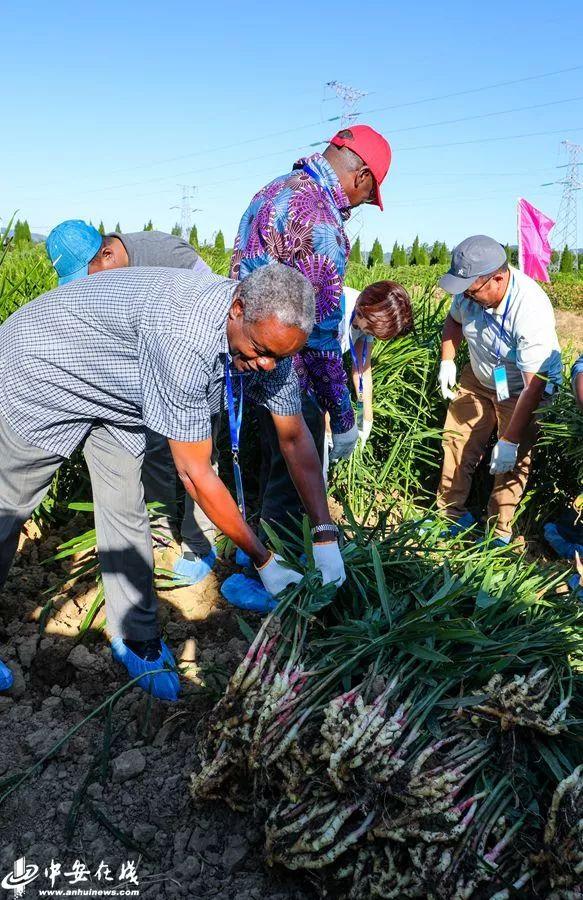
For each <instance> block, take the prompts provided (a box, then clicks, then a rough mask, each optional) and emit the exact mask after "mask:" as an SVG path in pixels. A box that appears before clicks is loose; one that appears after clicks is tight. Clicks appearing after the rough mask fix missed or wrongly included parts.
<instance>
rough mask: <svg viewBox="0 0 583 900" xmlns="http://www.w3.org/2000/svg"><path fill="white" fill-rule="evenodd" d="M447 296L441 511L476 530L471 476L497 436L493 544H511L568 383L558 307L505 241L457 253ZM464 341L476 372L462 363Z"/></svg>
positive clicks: (470, 242)
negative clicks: (554, 404)
mask: <svg viewBox="0 0 583 900" xmlns="http://www.w3.org/2000/svg"><path fill="white" fill-rule="evenodd" d="M440 286H441V287H442V288H443V289H444V290H445V291H447V293H449V294H453V301H452V304H451V308H450V311H449V314H448V316H447V318H446V320H445V325H444V328H443V336H442V342H441V365H440V368H439V385H440V388H441V392H442V395H443V397H444V398H445V399H449V400H451V403H450V405H449V409H448V412H447V417H446V420H445V428H444V438H443V450H444V462H443V471H442V474H441V481H440V484H439V489H438V497H437V504H438V507H439V508H440V509H441V510H443V511H444V512H445V513H446V515H447V516H448V517H449V518H451V519H452V520H453V523H452V528H451V530H452V532H454V533H457V532H458V531H460V530H463V529H464V528H469V527H471V526H472V525H473V524H474V522H475V519H474V517H473V516H472V514H471V513H470V512H469V511H468V510H467V508H466V502H467V499H468V496H469V493H470V488H471V484H472V476H473V473H474V471H475V469H476V467H477V465H478V463H479V462H480V460H481V459H482V457H483V456H484V453H485V452H486V449H487V447H488V443H489V441H490V438H491V436H492V434H493V432H494V431H496V432H497V438H498V439H497V442H496V445H495V447H494V449H493V451H492V457H491V462H490V472H491V473H492V474H493V475H494V487H493V489H492V493H491V495H490V500H489V503H488V509H487V520H488V526H489V528H490V529H491V530H492V532H493V534H494V536H495V540H496V541H497V542H498V543H501V544H507V543H509V541H510V540H511V537H512V520H513V518H514V514H515V511H516V507H517V505H518V503H519V501H520V498H521V497H522V494H523V492H524V489H525V487H526V482H527V479H528V475H529V472H530V467H531V451H532V447H533V445H534V443H535V440H536V419H535V416H534V413H535V411H536V410H537V408H538V407H539V406H540V405H541V403H544V402H545V401H546V400H548V399H549V398H550V395H551V394H552V393H553V390H554V387H555V386H556V385H557V384H558V383H559V382H560V380H561V372H562V365H561V351H560V348H559V342H558V339H557V333H556V330H555V316H554V312H553V308H552V306H551V303H550V300H549V298H548V297H547V295H546V294H545V292H544V291H543V290H542V288H540V287H539V285H538V284H537V283H536V281H533V279H532V278H529V277H528V276H527V275H525V274H524V273H523V272H520V271H519V270H518V269H514V268H512V267H511V266H509V265H508V263H507V261H506V253H505V251H504V248H503V247H502V245H501V244H499V243H498V241H495V240H494V239H493V238H490V237H486V235H483V234H478V235H474V236H473V237H469V238H466V240H465V241H462V243H461V244H459V245H458V246H457V247H456V248H455V249H454V251H453V253H452V257H451V266H450V269H449V272H448V273H447V274H446V275H444V276H443V278H442V279H441V280H440ZM463 338H465V340H466V342H467V345H468V350H469V355H470V362H469V365H467V366H465V367H464V368H463V370H462V372H461V375H460V378H459V383H458V378H457V368H456V363H455V358H456V353H457V350H458V348H459V346H460V344H461V342H462V339H463Z"/></svg>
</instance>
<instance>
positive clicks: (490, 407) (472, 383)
mask: <svg viewBox="0 0 583 900" xmlns="http://www.w3.org/2000/svg"><path fill="white" fill-rule="evenodd" d="M517 402H518V397H509V399H508V400H498V398H497V397H496V391H493V390H490V389H489V388H485V387H484V386H483V385H482V384H481V383H480V382H479V381H478V379H477V378H476V376H475V375H474V373H473V371H472V368H471V366H469V365H468V366H466V367H465V368H464V369H463V371H462V374H461V377H460V381H459V390H458V392H457V394H456V397H455V400H452V401H451V403H450V404H449V409H448V411H447V417H446V420H445V428H444V431H445V433H444V437H443V454H444V459H443V470H442V473H441V481H440V483H439V488H438V492H437V506H438V508H439V509H441V510H443V512H445V513H446V514H447V515H448V516H449V517H450V518H452V519H459V518H460V517H461V516H463V515H464V513H466V512H467V510H466V502H467V499H468V496H469V493H470V488H471V486H472V476H473V474H474V472H475V470H476V467H477V466H478V464H479V462H480V460H481V459H482V457H483V455H484V453H485V451H486V447H487V446H488V442H489V440H490V438H491V436H492V433H493V431H494V430H495V429H496V430H497V432H498V434H503V433H504V431H505V429H506V427H507V425H508V423H509V422H510V419H511V417H512V414H513V412H514V409H515V407H516V404H517ZM537 434H538V423H537V421H536V419H535V418H534V417H533V419H532V420H531V422H530V424H529V426H528V428H527V429H526V432H525V434H524V436H523V439H522V441H521V443H520V447H519V450H518V460H517V463H516V466H515V468H514V469H513V471H512V472H507V473H505V474H504V475H496V476H495V478H494V487H493V489H492V493H491V494H490V500H489V502H488V510H487V513H488V525H489V527H490V528H492V529H493V531H494V533H495V534H496V535H497V536H498V537H503V538H509V537H511V536H512V527H511V522H512V519H513V517H514V514H515V512H516V507H517V506H518V503H519V501H520V498H521V497H522V495H523V493H524V489H525V487H526V482H527V480H528V476H529V473H530V468H531V461H532V447H533V445H534V444H535V442H536V439H537Z"/></svg>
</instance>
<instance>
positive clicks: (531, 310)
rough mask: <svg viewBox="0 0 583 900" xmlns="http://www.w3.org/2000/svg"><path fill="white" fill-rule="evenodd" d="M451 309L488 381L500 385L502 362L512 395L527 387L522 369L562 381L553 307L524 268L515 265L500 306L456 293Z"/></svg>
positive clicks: (476, 372)
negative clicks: (497, 380)
mask: <svg viewBox="0 0 583 900" xmlns="http://www.w3.org/2000/svg"><path fill="white" fill-rule="evenodd" d="M449 312H450V315H451V317H452V319H454V320H455V321H456V322H459V324H460V325H461V326H462V328H463V334H464V337H465V339H466V341H467V342H468V349H469V351H470V363H471V366H472V370H473V373H474V375H475V376H476V378H477V379H478V381H480V382H481V384H483V385H484V387H487V388H490V389H491V390H495V389H496V388H495V384H494V376H493V372H494V369H495V368H496V365H497V364H499V365H504V366H505V368H506V375H507V378H508V388H509V391H510V394H511V396H516V395H517V394H520V393H521V391H522V390H523V388H524V380H523V377H522V373H523V372H539V373H540V374H542V375H545V376H546V377H547V378H548V380H549V382H552V383H553V384H555V385H556V384H560V382H561V378H562V371H563V367H562V361H561V349H560V346H559V340H558V338H557V332H556V328H555V314H554V311H553V307H552V306H551V301H550V300H549V298H548V297H547V295H546V294H545V292H544V291H543V289H542V288H541V287H539V285H538V284H537V283H536V281H534V280H533V279H532V278H529V276H528V275H525V274H524V272H520V271H519V270H518V269H514V268H513V267H510V281H509V283H508V290H507V291H506V294H505V295H504V298H503V299H502V302H501V303H500V304H499V305H498V306H497V307H496V309H484V307H482V306H480V304H479V303H476V302H475V300H468V299H467V298H466V297H464V295H463V294H456V296H455V297H454V298H453V301H452V304H451V308H450V311H449ZM498 356H499V363H498ZM547 390H549V391H550V388H548V389H547Z"/></svg>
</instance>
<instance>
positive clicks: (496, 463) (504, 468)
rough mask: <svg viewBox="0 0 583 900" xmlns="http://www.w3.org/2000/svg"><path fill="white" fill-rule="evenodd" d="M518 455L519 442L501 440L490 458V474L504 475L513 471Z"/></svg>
mask: <svg viewBox="0 0 583 900" xmlns="http://www.w3.org/2000/svg"><path fill="white" fill-rule="evenodd" d="M517 457H518V444H511V443H510V441H503V440H500V441H498V443H497V444H496V446H495V447H494V449H493V450H492V459H491V460H490V475H503V474H504V473H505V472H512V470H513V468H514V466H515V465H516V459H517Z"/></svg>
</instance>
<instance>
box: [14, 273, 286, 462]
mask: <svg viewBox="0 0 583 900" xmlns="http://www.w3.org/2000/svg"><path fill="white" fill-rule="evenodd" d="M235 287H236V283H235V282H234V281H232V280H231V279H228V278H221V277H219V276H217V275H214V274H213V273H212V272H209V273H202V274H201V273H197V272H192V271H187V270H183V269H166V268H145V267H144V268H127V269H116V270H112V271H109V272H99V273H96V274H95V275H90V276H89V277H87V278H82V279H79V280H78V281H74V282H71V283H70V284H66V285H63V287H60V288H57V289H56V290H53V291H49V293H47V294H43V295H42V296H41V297H38V299H36V300H34V301H32V302H31V303H29V304H27V305H26V306H24V307H22V309H20V310H18V311H17V312H15V313H13V315H11V316H10V317H9V318H8V319H7V320H6V322H5V323H4V324H3V325H2V326H1V327H0V415H2V416H4V418H5V419H6V420H7V422H8V424H9V425H10V426H11V427H12V428H13V429H14V431H16V432H17V434H19V435H20V436H21V437H22V438H23V439H24V440H25V441H28V442H29V443H31V444H33V445H34V446H36V447H40V448H42V449H44V450H47V451H48V452H50V453H55V454H58V455H60V456H65V457H66V456H70V455H71V453H72V452H73V450H74V449H75V448H76V447H77V446H78V445H79V444H80V443H81V442H82V441H83V439H84V438H85V436H86V435H87V433H88V432H89V430H90V429H91V427H92V425H93V424H94V423H95V422H102V423H103V424H104V425H105V426H106V428H108V430H109V431H110V432H111V433H112V434H113V435H114V436H115V437H116V438H117V440H119V442H120V444H121V445H122V446H123V447H125V448H126V449H127V450H128V451H129V452H130V453H131V454H132V455H133V456H139V455H140V454H141V453H142V452H143V451H144V446H145V441H144V425H147V426H148V428H151V429H152V430H153V431H156V432H159V433H161V434H163V435H165V436H166V437H169V438H172V439H173V440H176V441H203V440H206V439H207V438H210V436H211V424H210V419H211V416H212V415H213V414H215V413H218V412H220V411H221V409H222V408H224V405H225V391H224V365H225V358H226V353H227V352H228V344H227V335H226V320H227V313H228V310H229V307H230V305H231V301H232V296H233V291H234V289H235ZM238 382H239V379H238V378H237V379H234V384H235V387H236V386H237V385H238ZM243 382H244V393H245V398H249V399H251V400H253V401H255V402H256V403H259V404H262V405H265V406H267V407H268V408H269V409H270V410H271V411H272V412H274V413H276V414H278V415H295V414H297V413H299V412H300V410H301V404H300V395H299V387H298V382H297V377H296V375H295V373H294V369H293V366H292V364H291V360H290V359H287V360H283V361H282V362H280V363H278V365H277V366H276V368H275V369H274V370H273V372H270V373H263V372H262V373H249V374H245V375H244V378H243Z"/></svg>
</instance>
